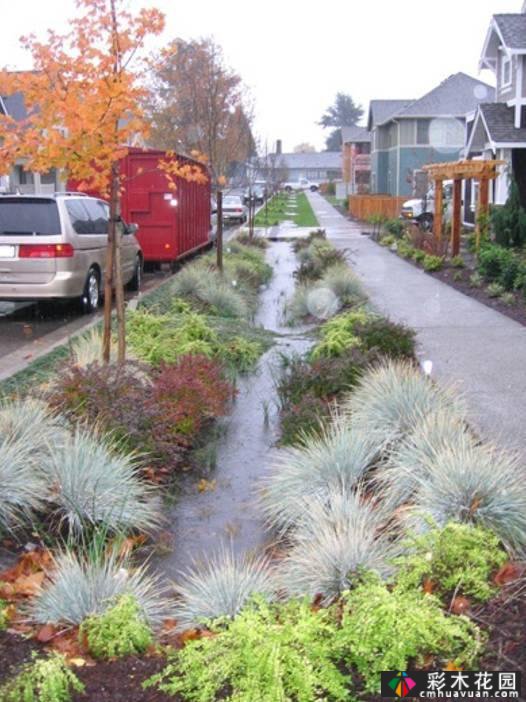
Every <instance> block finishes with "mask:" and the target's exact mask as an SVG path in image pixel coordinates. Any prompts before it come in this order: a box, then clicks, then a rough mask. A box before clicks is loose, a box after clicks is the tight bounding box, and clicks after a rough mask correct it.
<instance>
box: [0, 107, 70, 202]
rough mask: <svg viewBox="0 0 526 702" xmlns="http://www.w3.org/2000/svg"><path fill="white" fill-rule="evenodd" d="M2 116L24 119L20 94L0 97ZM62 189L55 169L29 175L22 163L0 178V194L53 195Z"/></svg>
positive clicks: (24, 114) (23, 108)
mask: <svg viewBox="0 0 526 702" xmlns="http://www.w3.org/2000/svg"><path fill="white" fill-rule="evenodd" d="M2 115H4V116H7V117H12V118H13V119H15V120H16V121H17V122H21V121H22V120H24V119H26V117H27V111H26V107H25V104H24V98H23V96H22V94H21V93H14V94H13V95H0V118H1V116H2ZM63 189H64V187H63V183H62V182H61V181H60V178H59V176H58V174H57V171H56V170H55V169H52V170H50V171H48V172H47V173H31V172H29V171H25V170H24V168H23V162H22V161H20V162H19V163H17V164H16V165H15V167H14V168H13V169H12V170H11V172H10V173H4V174H2V175H1V176H0V193H1V192H14V193H21V194H33V193H36V194H53V193H54V192H56V191H58V190H63Z"/></svg>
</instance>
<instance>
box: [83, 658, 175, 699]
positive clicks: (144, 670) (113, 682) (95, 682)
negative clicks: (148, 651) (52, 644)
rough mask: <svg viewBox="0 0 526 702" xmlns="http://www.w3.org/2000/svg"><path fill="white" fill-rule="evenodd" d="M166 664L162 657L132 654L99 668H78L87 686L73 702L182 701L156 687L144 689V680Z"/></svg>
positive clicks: (99, 664) (101, 665)
mask: <svg viewBox="0 0 526 702" xmlns="http://www.w3.org/2000/svg"><path fill="white" fill-rule="evenodd" d="M165 665H166V660H165V659H164V658H162V657H160V656H151V657H147V658H136V657H135V656H129V657H127V658H121V659H120V660H116V661H111V662H101V663H97V665H96V666H95V667H84V668H76V669H75V674H76V675H77V676H78V678H79V680H81V681H82V682H83V683H84V685H85V686H86V691H85V692H84V693H77V694H75V695H74V696H73V702H182V700H181V698H180V697H171V696H169V695H166V694H165V693H164V692H160V691H159V690H157V689H156V688H148V689H147V690H143V688H142V683H143V682H144V681H145V680H147V679H148V678H150V677H151V676H152V675H155V674H156V673H159V672H160V671H161V670H162V669H163V668H164V666H165Z"/></svg>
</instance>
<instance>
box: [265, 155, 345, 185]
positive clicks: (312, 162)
mask: <svg viewBox="0 0 526 702" xmlns="http://www.w3.org/2000/svg"><path fill="white" fill-rule="evenodd" d="M269 159H276V160H278V161H279V163H280V167H281V168H282V169H283V170H284V171H286V173H287V180H290V181H294V182H295V181H298V180H300V178H308V180H312V181H314V182H318V183H324V182H328V181H332V180H341V178H342V154H341V151H321V152H320V153H312V152H305V153H288V154H286V153H281V154H280V153H278V154H270V155H269Z"/></svg>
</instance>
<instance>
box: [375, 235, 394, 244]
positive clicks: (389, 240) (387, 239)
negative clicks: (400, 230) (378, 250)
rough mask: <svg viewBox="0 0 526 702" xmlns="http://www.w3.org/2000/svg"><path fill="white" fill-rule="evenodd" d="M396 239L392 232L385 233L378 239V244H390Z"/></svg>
mask: <svg viewBox="0 0 526 702" xmlns="http://www.w3.org/2000/svg"><path fill="white" fill-rule="evenodd" d="M395 241H396V237H395V236H393V235H392V234H386V235H385V236H383V237H382V238H381V239H380V242H379V243H380V246H392V245H393V244H394V243H395Z"/></svg>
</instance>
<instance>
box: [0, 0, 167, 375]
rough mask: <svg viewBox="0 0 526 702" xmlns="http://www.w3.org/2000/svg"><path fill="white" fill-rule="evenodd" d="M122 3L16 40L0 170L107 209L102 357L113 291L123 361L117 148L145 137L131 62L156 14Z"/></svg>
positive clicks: (158, 25) (1, 128)
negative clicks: (24, 173)
mask: <svg viewBox="0 0 526 702" xmlns="http://www.w3.org/2000/svg"><path fill="white" fill-rule="evenodd" d="M127 5H128V3H127V2H126V0H77V7H78V8H79V10H80V16H78V17H76V18H74V19H73V20H71V21H70V28H71V29H70V31H69V32H68V33H67V34H66V35H63V36H62V35H58V34H56V33H55V32H53V31H49V32H48V35H47V39H46V40H45V41H42V42H40V41H38V40H37V39H36V37H35V36H34V35H31V36H29V37H26V38H23V39H22V40H21V41H22V45H23V46H24V47H25V48H26V49H27V50H28V51H29V52H30V53H31V55H32V58H33V68H34V70H33V71H29V72H23V73H10V72H8V71H5V70H4V71H0V94H4V95H5V94H13V93H16V92H20V93H22V95H23V96H24V100H25V104H26V108H27V111H28V117H27V118H26V119H25V120H23V121H20V122H17V121H15V120H13V119H11V118H9V117H3V118H2V119H1V120H0V170H1V171H8V170H10V168H11V167H12V166H13V164H15V163H16V162H17V161H19V160H22V162H23V163H24V168H25V169H26V170H28V171H35V172H37V173H46V172H47V171H49V170H50V169H52V168H56V169H58V170H60V171H62V173H63V175H64V176H65V177H66V178H68V179H72V180H74V181H76V182H77V183H79V186H78V187H79V188H80V189H85V190H95V191H98V192H100V193H101V194H103V195H105V196H107V197H108V198H109V202H110V223H109V231H108V248H107V256H106V275H105V298H104V343H103V358H104V360H105V361H108V360H109V357H110V345H111V313H112V305H113V291H115V297H116V307H117V319H118V347H119V351H118V353H119V360H121V361H122V360H124V357H125V317H124V291H123V284H122V274H121V267H120V234H121V232H120V230H121V227H120V226H119V222H120V194H121V187H122V182H121V175H120V167H119V160H120V159H121V158H122V156H124V155H125V154H126V145H127V144H129V143H130V142H132V141H133V140H135V139H136V138H137V136H141V137H143V138H144V137H145V136H146V134H147V122H146V120H145V117H144V113H143V110H142V109H141V106H140V105H141V103H142V101H143V100H144V90H143V88H142V87H141V85H140V83H139V77H140V75H141V73H142V70H141V69H142V67H141V66H140V61H139V57H140V54H141V49H142V47H143V46H144V42H145V40H146V39H147V38H148V37H150V36H152V35H158V34H160V33H161V31H162V30H163V27H164V16H163V15H162V14H161V13H160V12H159V11H158V10H156V9H148V10H146V9H143V10H140V11H139V12H138V13H136V14H132V13H130V12H129V11H128V10H127V9H126V8H127Z"/></svg>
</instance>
